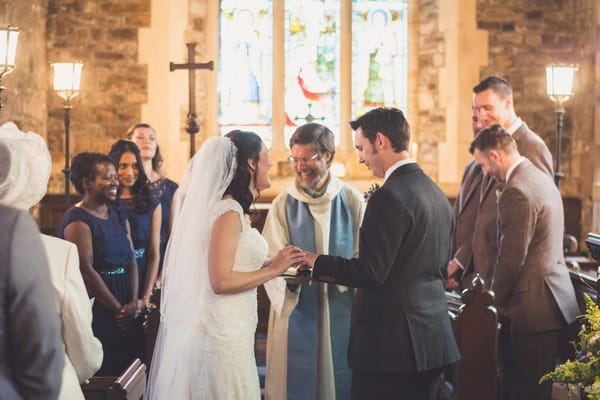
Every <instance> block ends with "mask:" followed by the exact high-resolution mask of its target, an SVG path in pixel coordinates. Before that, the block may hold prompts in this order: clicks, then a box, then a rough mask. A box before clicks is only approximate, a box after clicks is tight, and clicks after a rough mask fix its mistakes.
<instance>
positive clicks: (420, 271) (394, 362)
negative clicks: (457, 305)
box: [313, 163, 459, 373]
mask: <svg viewBox="0 0 600 400" xmlns="http://www.w3.org/2000/svg"><path fill="white" fill-rule="evenodd" d="M453 225H454V217H453V212H452V208H451V207H450V204H449V203H448V200H447V199H446V196H444V194H443V193H442V192H441V190H440V189H439V188H438V187H437V186H436V184H435V183H434V182H433V181H432V180H431V179H429V177H428V176H427V175H425V173H424V172H423V171H422V170H421V168H420V167H419V166H418V165H417V164H415V163H412V164H406V165H403V166H401V167H399V168H398V169H397V170H395V171H394V172H393V173H392V174H391V175H390V176H389V177H388V179H387V180H386V182H385V183H384V184H383V186H382V187H381V188H380V189H378V190H376V191H375V192H374V193H373V195H372V196H371V198H370V199H369V202H368V203H367V209H366V211H365V217H364V219H363V223H362V226H361V228H360V238H359V257H358V258H353V259H345V258H341V257H334V256H319V257H318V258H317V259H316V262H315V266H314V270H313V279H315V280H318V281H322V282H330V283H336V284H341V285H346V286H350V287H355V288H358V290H357V292H356V295H355V296H354V304H353V308H352V317H351V327H350V343H349V349H348V361H349V365H350V368H352V369H353V370H355V371H365V372H371V373H414V372H420V371H425V370H429V369H433V368H437V367H440V366H444V365H448V364H451V363H454V362H456V361H457V360H458V359H459V354H458V348H457V346H456V342H455V340H454V335H453V333H452V329H451V327H450V319H449V318H448V304H447V302H446V296H445V293H444V284H445V282H446V277H447V265H448V261H449V260H450V253H451V250H452V249H451V247H452V243H451V242H452V229H453Z"/></svg>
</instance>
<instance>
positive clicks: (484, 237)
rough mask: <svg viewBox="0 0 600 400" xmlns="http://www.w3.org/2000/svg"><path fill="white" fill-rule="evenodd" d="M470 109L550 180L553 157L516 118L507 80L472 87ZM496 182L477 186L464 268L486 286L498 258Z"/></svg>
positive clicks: (493, 79) (489, 180) (494, 78)
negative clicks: (507, 136) (501, 130)
mask: <svg viewBox="0 0 600 400" xmlns="http://www.w3.org/2000/svg"><path fill="white" fill-rule="evenodd" d="M473 106H474V107H475V110H476V112H477V116H478V117H479V120H480V121H481V124H482V125H483V127H484V128H488V127H490V126H492V125H494V124H499V125H500V126H502V128H504V129H505V130H506V132H507V133H508V134H510V135H511V136H512V138H513V139H514V140H515V142H516V145H517V149H518V151H519V153H520V154H521V155H523V156H524V157H527V159H529V161H530V162H531V163H532V164H533V165H534V166H536V167H537V168H538V169H539V170H540V171H542V172H543V173H545V174H547V175H548V176H550V177H552V174H553V172H552V155H551V154H550V150H548V146H546V144H545V143H544V141H543V140H542V139H541V138H540V137H539V136H538V135H537V134H536V133H535V132H533V131H531V130H530V129H529V128H528V127H527V125H526V124H525V123H524V122H523V121H522V120H521V119H520V118H519V117H518V116H517V114H516V113H515V109H514V106H513V97H512V88H511V86H510V84H509V83H508V81H506V80H504V79H502V78H500V77H497V76H489V77H487V78H485V79H483V80H482V81H481V82H479V84H477V86H475V87H474V88H473ZM497 185H498V182H497V181H496V180H494V178H493V177H491V176H484V177H483V179H482V182H481V185H480V193H479V209H478V210H477V218H476V220H475V226H474V229H473V234H472V246H471V249H472V255H471V257H472V264H471V265H463V266H464V267H465V268H466V270H465V271H463V274H462V276H463V277H467V276H469V275H470V274H472V273H474V272H477V273H479V274H480V275H481V277H482V278H483V279H484V281H485V282H486V285H487V286H488V287H489V286H490V284H491V281H492V279H493V277H494V264H495V261H496V256H497V255H498V244H497V243H498V235H497V230H496V220H497V209H496V196H495V192H496V187H497Z"/></svg>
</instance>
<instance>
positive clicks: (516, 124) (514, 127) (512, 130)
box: [506, 117, 523, 136]
mask: <svg viewBox="0 0 600 400" xmlns="http://www.w3.org/2000/svg"><path fill="white" fill-rule="evenodd" d="M521 125H523V120H521V118H519V117H517V119H516V120H515V122H513V124H512V125H511V126H509V127H508V128H507V129H506V132H508V134H509V135H510V136H512V135H513V134H514V133H515V132H516V131H517V129H519V128H520V127H521Z"/></svg>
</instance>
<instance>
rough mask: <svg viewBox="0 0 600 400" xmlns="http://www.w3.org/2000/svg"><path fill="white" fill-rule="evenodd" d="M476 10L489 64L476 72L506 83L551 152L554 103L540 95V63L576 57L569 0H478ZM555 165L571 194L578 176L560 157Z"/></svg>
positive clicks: (567, 139)
mask: <svg viewBox="0 0 600 400" xmlns="http://www.w3.org/2000/svg"><path fill="white" fill-rule="evenodd" d="M587 1H588V0H584V1H581V2H579V3H580V4H581V3H585V2H587ZM477 14H478V15H477V22H478V26H479V28H481V29H486V30H487V31H488V33H489V65H488V66H487V67H485V68H483V69H482V71H481V76H482V77H485V76H487V75H491V74H497V75H501V76H503V77H505V78H507V79H508V80H509V81H510V82H511V84H512V86H513V97H514V103H515V109H516V111H517V114H518V115H519V116H520V117H521V118H522V119H523V120H524V121H525V122H526V123H527V124H528V125H529V127H530V128H531V129H533V130H534V131H535V132H537V133H538V134H539V135H540V136H541V137H542V139H544V141H545V142H546V144H547V145H548V147H549V148H550V151H551V152H552V154H553V155H554V154H556V140H555V136H556V129H555V115H554V104H553V103H552V102H551V101H550V99H549V98H548V96H547V95H546V75H545V66H546V64H549V63H553V62H571V63H573V62H576V61H577V60H576V58H577V56H576V54H575V52H574V46H576V45H577V33H576V31H575V29H573V28H574V26H575V6H574V2H573V1H570V0H567V1H546V0H537V1H520V0H508V1H503V2H498V1H496V0H479V2H478V13H477ZM566 108H567V112H566V114H565V121H564V122H565V123H564V129H563V137H564V139H563V145H562V148H563V157H562V159H563V160H564V161H568V160H570V159H571V152H572V148H573V112H572V111H573V107H572V102H569V103H567V104H566ZM561 169H563V172H564V173H565V179H564V181H563V188H564V191H563V192H566V193H573V192H574V191H573V188H574V187H575V186H576V182H577V179H578V177H576V176H573V171H572V164H571V163H566V162H565V163H563V168H561Z"/></svg>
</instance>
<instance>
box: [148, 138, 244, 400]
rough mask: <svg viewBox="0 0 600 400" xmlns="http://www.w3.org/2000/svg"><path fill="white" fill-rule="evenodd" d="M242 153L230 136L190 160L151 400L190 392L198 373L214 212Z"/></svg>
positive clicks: (170, 257)
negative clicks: (195, 370) (197, 350)
mask: <svg viewBox="0 0 600 400" xmlns="http://www.w3.org/2000/svg"><path fill="white" fill-rule="evenodd" d="M236 153H237V151H236V147H235V144H234V143H233V142H232V141H231V140H230V139H229V138H226V137H221V136H218V137H211V138H209V139H207V140H206V141H205V142H204V144H203V145H202V147H201V148H200V150H199V151H198V152H197V153H196V154H195V155H194V157H193V158H192V160H191V161H190V162H189V163H188V165H187V168H186V172H185V175H184V177H183V180H182V183H181V186H180V187H179V190H178V191H177V192H176V194H175V197H174V198H173V209H174V220H173V228H172V232H171V236H170V239H169V243H168V244H167V250H166V254H165V263H164V271H163V276H164V278H163V288H162V297H161V322H160V327H159V331H158V337H157V340H156V345H155V347H154V355H153V358H152V367H151V370H150V375H149V382H148V397H149V399H151V400H152V399H160V400H162V399H168V398H173V399H175V398H177V399H179V398H182V399H183V398H187V397H189V394H188V393H187V392H186V391H185V390H186V387H189V385H190V384H191V381H193V380H194V378H195V377H194V366H193V364H194V362H193V361H194V358H195V354H194V349H195V348H196V346H195V344H196V343H194V342H195V339H198V337H199V333H200V331H201V330H202V328H203V323H202V318H203V316H204V313H203V309H204V308H203V306H205V302H206V299H207V297H206V296H207V294H209V293H210V292H211V288H210V282H209V278H208V265H207V264H208V243H209V239H210V230H211V226H212V222H213V221H212V218H211V216H212V211H213V209H214V207H215V205H216V204H217V203H218V202H219V200H221V198H222V197H223V194H224V192H225V190H226V189H227V187H228V186H229V184H230V183H231V180H232V179H233V175H234V173H235V170H236V167H237V162H236ZM196 356H197V355H196ZM199 361H200V360H198V359H196V362H199Z"/></svg>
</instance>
